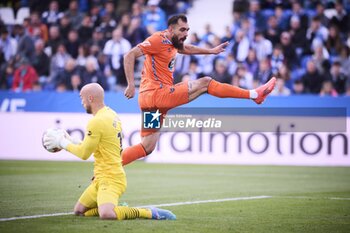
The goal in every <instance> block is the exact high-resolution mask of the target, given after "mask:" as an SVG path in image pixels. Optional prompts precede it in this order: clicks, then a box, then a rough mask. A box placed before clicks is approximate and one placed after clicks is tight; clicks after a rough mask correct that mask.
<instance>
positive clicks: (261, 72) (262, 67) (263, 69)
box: [254, 59, 272, 85]
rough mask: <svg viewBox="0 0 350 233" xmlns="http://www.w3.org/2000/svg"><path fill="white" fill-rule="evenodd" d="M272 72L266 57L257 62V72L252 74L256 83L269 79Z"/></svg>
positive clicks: (262, 82)
mask: <svg viewBox="0 0 350 233" xmlns="http://www.w3.org/2000/svg"><path fill="white" fill-rule="evenodd" d="M271 77H272V72H271V69H270V62H269V60H268V59H263V60H261V61H260V62H259V69H258V72H257V73H255V74H254V80H255V81H256V82H257V84H259V85H260V84H264V83H266V82H267V81H269V80H270V78H271Z"/></svg>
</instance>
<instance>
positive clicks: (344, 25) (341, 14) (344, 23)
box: [330, 0, 350, 35]
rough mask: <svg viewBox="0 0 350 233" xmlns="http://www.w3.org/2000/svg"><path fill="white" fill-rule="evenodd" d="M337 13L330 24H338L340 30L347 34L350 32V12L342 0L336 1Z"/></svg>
mask: <svg viewBox="0 0 350 233" xmlns="http://www.w3.org/2000/svg"><path fill="white" fill-rule="evenodd" d="M335 10H336V14H335V15H334V16H333V17H332V18H331V20H330V24H335V25H337V26H338V28H339V31H340V32H341V33H342V34H343V35H346V34H347V33H348V32H349V28H350V25H349V17H350V16H349V14H347V13H346V10H345V9H344V5H343V2H342V0H336V2H335Z"/></svg>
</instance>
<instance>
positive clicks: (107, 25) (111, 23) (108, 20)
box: [100, 14, 117, 40]
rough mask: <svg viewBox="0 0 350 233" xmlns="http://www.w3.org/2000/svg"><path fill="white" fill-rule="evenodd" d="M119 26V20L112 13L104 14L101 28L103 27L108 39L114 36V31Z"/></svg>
mask: <svg viewBox="0 0 350 233" xmlns="http://www.w3.org/2000/svg"><path fill="white" fill-rule="evenodd" d="M116 27H117V21H115V20H114V19H113V18H112V17H111V15H110V14H105V15H103V16H102V22H101V24H100V28H101V29H102V31H103V33H104V35H105V37H106V39H107V40H109V39H111V38H112V32H113V30H114V29H115V28H116Z"/></svg>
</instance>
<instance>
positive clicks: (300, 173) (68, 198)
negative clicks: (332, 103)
mask: <svg viewBox="0 0 350 233" xmlns="http://www.w3.org/2000/svg"><path fill="white" fill-rule="evenodd" d="M92 169H93V164H92V163H88V162H42V161H0V185H1V191H0V192H1V199H0V203H1V205H0V207H1V208H0V219H1V221H0V232H2V233H5V232H58V233H61V232H67V233H68V232H69V233H71V232H203V233H205V232H350V168H342V167H278V166H232V165H231V166H225V165H175V164H147V163H143V162H136V163H134V164H132V165H129V166H127V167H126V172H127V178H128V188H127V191H126V192H125V193H124V195H123V196H122V198H121V200H120V201H121V202H127V203H128V204H129V206H145V205H156V206H161V208H165V209H169V210H171V211H173V212H174V213H175V214H176V215H177V220H176V221H155V220H126V221H113V220H112V221H102V220H99V219H98V218H97V217H90V218H87V217H85V218H84V217H76V216H73V215H71V214H69V213H70V212H72V210H73V206H74V204H75V202H76V201H77V199H78V198H79V196H80V194H81V193H82V192H83V190H84V189H85V187H87V185H88V184H89V182H90V181H89V179H90V178H91V176H92ZM46 214H47V215H52V214H58V216H49V217H43V216H40V215H46ZM23 216H29V217H28V218H27V219H23V218H22V217H23ZM12 217H14V218H12Z"/></svg>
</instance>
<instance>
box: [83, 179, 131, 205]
mask: <svg viewBox="0 0 350 233" xmlns="http://www.w3.org/2000/svg"><path fill="white" fill-rule="evenodd" d="M125 189H126V178H125V176H124V177H120V178H118V180H114V179H113V180H112V179H100V180H96V179H95V180H93V181H92V183H91V184H90V185H89V187H87V188H86V189H85V191H84V193H83V194H82V195H81V196H80V198H79V202H80V203H81V204H83V205H84V206H85V207H87V208H96V207H98V206H100V205H102V204H106V203H112V204H114V205H115V206H117V205H118V202H119V197H120V196H121V195H122V194H123V193H124V192H125Z"/></svg>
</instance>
